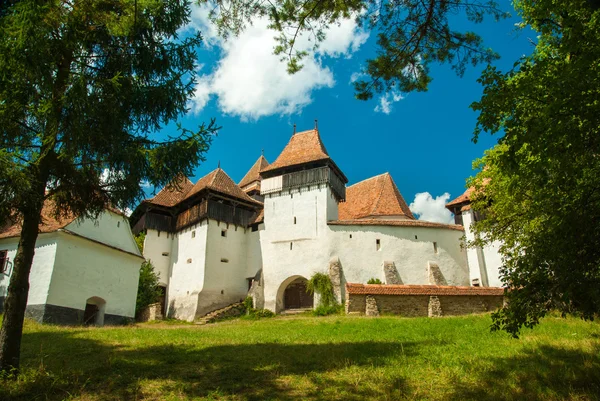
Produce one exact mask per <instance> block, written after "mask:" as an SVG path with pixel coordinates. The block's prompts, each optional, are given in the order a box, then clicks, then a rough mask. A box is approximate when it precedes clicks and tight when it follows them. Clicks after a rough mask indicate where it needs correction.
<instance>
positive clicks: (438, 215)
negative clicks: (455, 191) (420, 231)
mask: <svg viewBox="0 0 600 401" xmlns="http://www.w3.org/2000/svg"><path fill="white" fill-rule="evenodd" d="M449 199H450V194H449V193H448V192H446V193H444V194H443V195H440V196H436V197H435V198H433V197H432V196H431V194H430V193H429V192H420V193H418V194H416V195H415V200H414V201H413V202H412V203H411V204H410V205H409V206H408V208H409V209H410V211H411V212H413V213H414V214H417V215H418V216H419V220H425V221H432V222H434V223H444V224H453V223H454V219H453V218H452V213H450V211H449V210H448V209H446V208H445V207H444V206H445V205H446V202H447V201H448V200H449Z"/></svg>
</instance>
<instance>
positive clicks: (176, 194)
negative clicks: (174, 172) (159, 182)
mask: <svg viewBox="0 0 600 401" xmlns="http://www.w3.org/2000/svg"><path fill="white" fill-rule="evenodd" d="M175 180H181V182H179V183H177V185H175V184H174V183H172V185H167V186H166V187H164V188H163V189H161V190H160V192H159V193H157V194H156V196H155V197H154V198H152V199H148V200H147V201H146V202H148V203H151V204H153V205H159V206H166V207H171V206H175V205H176V204H178V203H179V202H181V201H182V200H184V199H185V196H186V195H187V193H188V192H190V190H191V189H192V188H193V187H194V183H192V182H191V181H190V180H189V179H188V178H187V177H183V176H181V177H179V178H176V179H175Z"/></svg>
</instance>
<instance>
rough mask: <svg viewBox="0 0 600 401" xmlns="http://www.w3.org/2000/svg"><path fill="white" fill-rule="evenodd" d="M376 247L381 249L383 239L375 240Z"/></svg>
mask: <svg viewBox="0 0 600 401" xmlns="http://www.w3.org/2000/svg"><path fill="white" fill-rule="evenodd" d="M375 248H376V249H377V250H380V249H381V240H380V239H376V240H375Z"/></svg>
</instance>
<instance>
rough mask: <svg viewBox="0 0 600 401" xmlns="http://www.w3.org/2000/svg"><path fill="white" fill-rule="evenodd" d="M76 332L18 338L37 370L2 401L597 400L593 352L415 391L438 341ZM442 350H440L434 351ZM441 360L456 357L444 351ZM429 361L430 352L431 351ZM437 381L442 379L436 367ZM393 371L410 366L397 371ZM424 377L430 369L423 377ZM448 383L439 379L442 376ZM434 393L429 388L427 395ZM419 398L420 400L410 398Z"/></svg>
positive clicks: (476, 373) (598, 355)
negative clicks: (124, 336)
mask: <svg viewBox="0 0 600 401" xmlns="http://www.w3.org/2000/svg"><path fill="white" fill-rule="evenodd" d="M111 341H113V342H114V343H115V344H114V345H113V344H107V343H105V342H102V341H96V340H93V339H89V338H81V337H80V336H79V335H78V334H77V332H75V334H73V332H69V331H65V332H40V333H27V334H25V336H24V349H25V350H26V351H25V352H24V358H23V359H24V361H25V362H26V364H27V365H28V366H30V367H35V366H37V364H38V363H40V364H41V363H42V360H41V357H40V355H43V356H44V359H43V368H38V369H35V371H32V372H30V374H27V373H25V374H24V375H22V378H21V379H20V381H19V382H11V383H3V384H8V385H7V386H3V385H2V384H0V399H2V400H30V399H48V400H60V399H65V398H70V397H71V398H76V397H81V398H84V399H89V398H93V399H99V400H130V399H131V400H133V399H136V400H138V399H155V400H162V399H190V398H202V397H205V398H207V399H217V398H220V397H223V398H231V399H236V400H269V399H273V400H274V399H277V400H283V401H287V400H297V399H304V400H350V401H353V400H365V399H381V400H383V399H385V400H390V399H391V400H396V399H413V398H420V399H448V400H484V401H485V400H549V399H552V400H556V399H578V400H597V399H598V397H599V394H600V387H599V383H600V348H598V347H596V348H595V349H593V350H592V351H587V352H586V351H583V350H577V349H566V348H561V347H555V346H548V345H537V346H536V347H535V348H531V349H529V350H523V351H521V352H520V354H519V355H518V356H517V357H501V358H495V359H486V360H475V361H474V362H470V363H468V362H465V369H464V371H465V372H468V373H466V374H465V376H463V377H448V378H447V383H445V385H444V388H445V391H444V392H443V393H431V392H430V393H427V392H425V393H423V387H422V386H421V390H417V387H419V382H420V381H423V382H425V381H427V380H429V379H430V378H428V377H421V376H419V375H420V374H421V372H424V371H425V372H427V371H428V370H427V369H426V367H428V366H429V364H431V363H433V364H435V363H438V361H436V360H435V359H431V358H430V357H429V356H428V354H429V353H430V352H431V351H434V347H438V346H440V344H439V342H436V341H434V342H427V341H424V342H412V343H410V342H409V343H402V345H401V344H400V343H398V342H348V343H317V344H284V343H275V342H274V343H259V344H231V345H227V344H226V345H217V346H207V347H204V348H203V347H202V346H201V345H198V346H196V345H195V344H192V345H190V344H189V343H188V344H185V345H178V344H170V345H167V346H143V345H139V346H135V347H134V346H133V345H130V346H121V345H118V341H117V340H116V339H115V338H112V340H111ZM441 346H445V347H446V346H447V345H444V344H442V345H441ZM448 352H455V351H454V350H451V349H449V350H448ZM431 354H435V352H431ZM439 362H440V366H439V372H440V375H442V376H441V377H444V376H443V375H444V374H446V373H447V372H446V371H445V370H444V369H446V368H445V367H444V366H443V360H442V361H439ZM399 366H410V369H411V370H408V371H407V370H404V372H408V373H405V374H406V376H405V377H403V376H402V374H400V373H398V372H399V371H402V369H398V368H399ZM430 373H431V372H430V371H429V374H430ZM446 377H447V375H446ZM432 391H435V390H432ZM417 393H418V394H417Z"/></svg>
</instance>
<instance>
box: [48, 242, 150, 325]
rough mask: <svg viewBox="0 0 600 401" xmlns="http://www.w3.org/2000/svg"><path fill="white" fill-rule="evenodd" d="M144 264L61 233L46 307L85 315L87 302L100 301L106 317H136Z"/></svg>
mask: <svg viewBox="0 0 600 401" xmlns="http://www.w3.org/2000/svg"><path fill="white" fill-rule="evenodd" d="M141 263H142V258H141V257H136V256H133V255H130V254H127V253H124V252H122V251H119V250H116V249H112V248H109V247H107V246H104V245H101V244H98V243H96V242H92V241H89V240H86V239H84V238H80V237H77V236H74V235H70V234H67V233H59V234H58V245H57V251H56V259H55V264H54V270H53V272H52V279H51V283H50V290H49V293H48V298H47V304H51V305H55V306H59V307H65V308H72V309H78V310H81V311H83V310H84V309H85V304H86V300H87V299H88V298H91V297H99V298H102V299H103V300H104V301H106V305H105V308H104V313H105V314H110V315H118V316H125V317H133V316H134V314H135V300H136V296H137V287H138V279H139V269H140V264H141Z"/></svg>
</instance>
